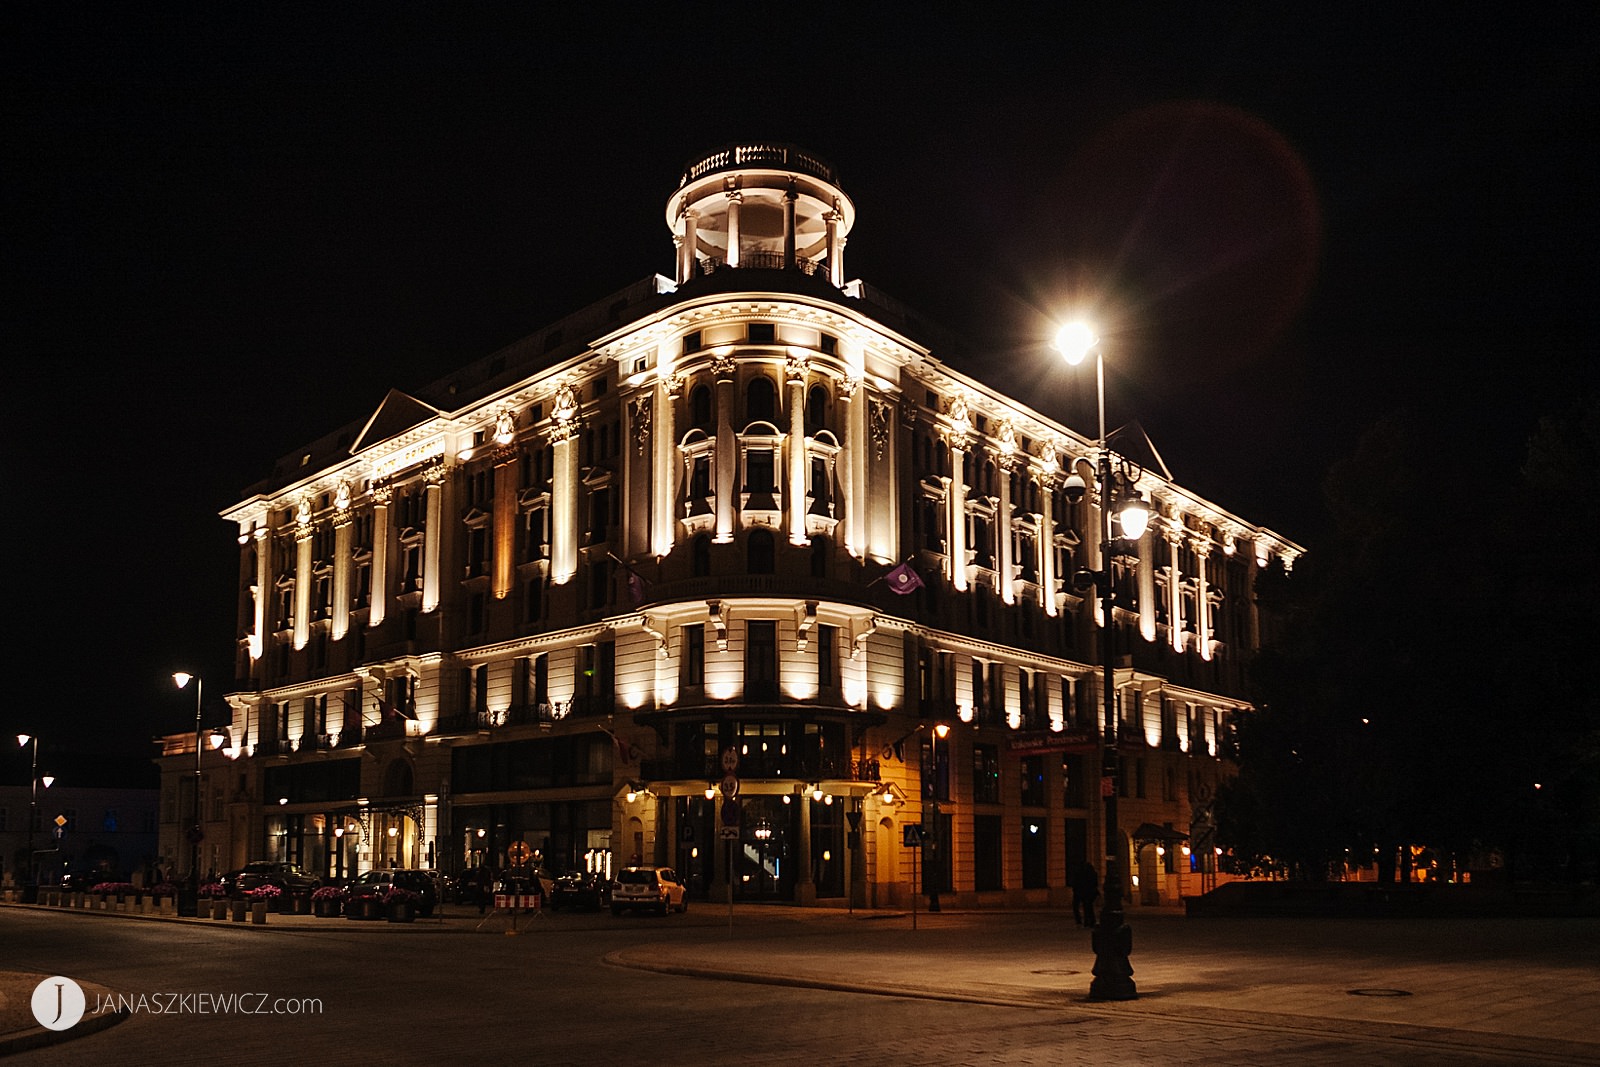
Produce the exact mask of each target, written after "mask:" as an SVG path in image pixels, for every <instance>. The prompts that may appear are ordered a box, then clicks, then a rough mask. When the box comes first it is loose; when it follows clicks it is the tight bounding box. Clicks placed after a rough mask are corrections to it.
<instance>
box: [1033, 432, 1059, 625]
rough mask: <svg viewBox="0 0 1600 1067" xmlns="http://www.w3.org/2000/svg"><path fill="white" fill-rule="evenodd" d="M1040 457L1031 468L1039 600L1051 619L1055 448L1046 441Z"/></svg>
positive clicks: (1052, 604) (1054, 513)
mask: <svg viewBox="0 0 1600 1067" xmlns="http://www.w3.org/2000/svg"><path fill="white" fill-rule="evenodd" d="M1039 458H1040V460H1041V462H1040V464H1039V465H1038V466H1037V467H1035V468H1034V469H1033V471H1032V473H1033V478H1034V482H1035V483H1036V484H1037V485H1038V486H1039V501H1040V503H1041V505H1042V507H1041V508H1040V510H1039V512H1038V513H1037V516H1036V517H1037V519H1038V522H1039V544H1038V546H1037V547H1038V550H1039V601H1040V604H1041V606H1043V608H1044V613H1045V614H1046V615H1048V616H1050V617H1051V618H1052V619H1053V618H1055V616H1056V610H1057V609H1056V509H1055V503H1056V500H1055V491H1056V490H1055V481H1056V477H1055V467H1056V457H1055V452H1054V451H1053V450H1052V449H1051V448H1050V446H1049V445H1045V446H1044V448H1043V449H1042V450H1041V452H1040V456H1039Z"/></svg>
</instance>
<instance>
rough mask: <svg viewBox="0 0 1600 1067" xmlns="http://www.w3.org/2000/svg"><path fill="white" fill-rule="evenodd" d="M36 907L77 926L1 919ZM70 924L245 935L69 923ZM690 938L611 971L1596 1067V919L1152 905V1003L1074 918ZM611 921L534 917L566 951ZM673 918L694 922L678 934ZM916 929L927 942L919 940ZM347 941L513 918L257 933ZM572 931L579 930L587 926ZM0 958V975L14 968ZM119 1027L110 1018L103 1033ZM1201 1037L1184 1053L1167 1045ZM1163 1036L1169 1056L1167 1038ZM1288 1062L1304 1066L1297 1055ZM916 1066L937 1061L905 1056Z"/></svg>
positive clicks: (651, 944) (1292, 1044)
mask: <svg viewBox="0 0 1600 1067" xmlns="http://www.w3.org/2000/svg"><path fill="white" fill-rule="evenodd" d="M4 907H6V908H26V909H27V910H29V911H61V909H44V908H36V907H32V906H24V905H4ZM58 918H59V921H61V922H75V923H81V922H169V923H190V924H199V925H217V926H221V925H228V926H232V925H233V924H232V923H227V922H226V921H220V922H219V921H217V920H211V919H178V918H169V917H163V918H157V917H152V916H140V915H126V914H112V913H105V912H84V911H62V913H61V914H60V915H59V917H58ZM690 918H691V919H692V920H693V924H694V925H693V927H692V928H689V927H679V928H678V929H679V930H680V932H682V933H683V934H684V936H682V937H675V938H673V939H670V940H668V939H663V938H658V937H644V936H641V938H640V940H639V942H638V943H636V944H630V945H628V946H627V947H623V948H618V949H614V950H612V951H611V952H610V953H609V954H607V955H606V957H605V958H606V962H608V963H610V964H614V965H617V966H622V967H629V968H636V969H641V970H646V971H656V972H663V973H669V974H680V975H690V976H695V977H699V978H706V979H713V980H723V981H735V982H759V983H764V984H769V985H783V986H793V987H806V988H812V989H820V990H833V991H841V992H847V993H857V994H865V995H871V996H879V997H897V998H909V999H914V1000H922V1001H930V1002H946V1003H968V1004H974V1005H990V1006H995V1007H1005V1008H1012V1009H1032V1010H1034V1011H1038V1012H1041V1013H1048V1017H1049V1018H1051V1019H1052V1020H1060V1019H1063V1018H1066V1019H1070V1020H1081V1021H1082V1022H1083V1023H1084V1025H1086V1026H1107V1027H1114V1028H1115V1029H1116V1032H1118V1033H1125V1034H1127V1035H1129V1036H1128V1039H1127V1040H1128V1041H1129V1042H1137V1041H1139V1040H1140V1039H1141V1038H1142V1037H1144V1036H1145V1035H1148V1040H1149V1041H1151V1042H1152V1045H1151V1047H1149V1048H1145V1049H1139V1048H1137V1047H1135V1046H1134V1044H1131V1043H1130V1044H1124V1045H1122V1046H1119V1047H1120V1048H1121V1049H1123V1050H1124V1051H1125V1052H1126V1058H1125V1059H1124V1058H1123V1056H1122V1054H1121V1053H1120V1052H1119V1054H1118V1056H1117V1057H1116V1058H1114V1059H1108V1060H1105V1061H1104V1062H1192V1063H1202V1062H1210V1063H1250V1062H1283V1061H1284V1057H1285V1056H1288V1057H1289V1058H1291V1059H1292V1060H1293V1061H1294V1062H1307V1063H1310V1062H1316V1063H1338V1062H1347V1061H1348V1059H1350V1058H1358V1059H1362V1060H1363V1061H1366V1062H1373V1061H1376V1062H1395V1063H1401V1062H1403V1063H1408V1064H1415V1063H1441V1064H1443V1063H1505V1064H1522V1063H1528V1064H1533V1063H1551V1064H1600V1034H1597V1033H1596V1032H1595V1029H1594V1026H1595V1022H1596V1020H1600V962H1597V961H1600V919H1594V918H1470V919H1415V918H1413V919H1403V920H1400V919H1307V918H1274V919H1223V918H1215V919H1199V918H1185V917H1184V916H1182V915H1181V914H1179V913H1177V912H1175V911H1164V910H1159V909H1149V908H1144V909H1137V910H1134V911H1133V912H1132V913H1131V914H1130V916H1129V921H1130V924H1131V925H1132V926H1133V928H1134V951H1133V957H1132V959H1133V964H1134V969H1135V973H1134V980H1135V982H1136V983H1137V985H1138V991H1139V998H1138V999H1137V1000H1133V1001H1127V1002H1118V1003H1097V1002H1092V1001H1090V1000H1089V999H1088V988H1089V981H1090V977H1091V976H1090V969H1091V967H1092V966H1093V962H1094V961H1093V954H1092V952H1091V950H1090V947H1089V936H1090V935H1089V932H1088V931H1087V930H1084V929H1081V928H1077V927H1075V926H1074V925H1073V924H1072V920H1071V916H1070V914H1069V913H1064V912H1059V911H1040V910H1029V911H998V910H979V911H967V910H952V909H946V910H945V911H943V912H941V913H939V914H936V915H930V914H927V913H922V914H919V915H916V916H913V915H912V914H910V913H908V912H880V911H855V912H853V913H851V912H846V911H843V910H829V909H799V908H772V907H766V908H762V907H756V906H750V907H746V906H740V907H739V908H737V909H736V910H735V911H734V912H733V913H732V915H731V917H730V916H729V913H728V911H727V910H726V909H724V908H720V907H718V906H717V905H714V904H713V905H707V904H699V905H697V906H696V907H695V908H693V909H692V915H691V916H690ZM627 921H629V920H613V919H612V918H611V917H610V916H609V915H600V916H583V917H580V916H566V915H562V916H559V917H556V918H553V919H552V918H532V917H528V916H524V917H522V918H521V919H520V920H519V921H518V927H519V933H520V934H521V935H522V936H526V937H534V938H537V937H541V936H551V932H552V931H556V930H557V929H558V927H559V929H560V930H561V931H562V932H567V931H573V932H579V931H581V930H582V929H583V928H584V924H590V925H592V926H600V927H606V928H607V929H609V930H612V931H615V930H617V929H619V927H618V926H617V925H616V924H617V923H619V922H627ZM672 921H673V922H677V921H678V920H676V919H674V920H672ZM913 921H914V922H915V928H913ZM334 922H338V923H339V924H340V928H341V929H343V930H348V931H351V932H356V931H359V932H360V933H361V934H362V935H364V936H372V937H435V936H444V937H468V936H472V935H477V936H503V935H504V934H505V933H506V932H507V931H508V930H509V928H510V923H509V921H508V920H507V919H506V918H505V917H503V916H491V917H490V919H489V920H488V921H487V922H484V921H482V920H480V919H479V917H478V916H477V914H476V913H475V911H474V910H471V909H450V913H449V914H447V915H446V917H444V918H442V919H437V920H432V921H429V920H419V921H417V922H415V923H412V924H392V923H385V922H350V921H346V920H331V919H318V918H314V917H311V916H296V915H273V916H271V917H270V918H269V920H268V923H267V925H265V926H262V927H249V928H250V929H252V930H253V931H255V932H257V933H259V934H260V936H266V937H271V936H292V935H293V934H294V933H295V932H297V931H305V930H327V929H329V924H331V923H334ZM574 924H576V925H574ZM3 966H4V963H3V958H0V967H3ZM44 977H46V976H44V975H38V974H23V973H15V972H6V971H0V1056H3V1055H5V1054H7V1053H9V1052H14V1051H18V1050H20V1049H23V1048H31V1047H37V1046H39V1045H40V1044H43V1043H47V1042H52V1041H57V1040H70V1039H71V1038H72V1037H75V1036H78V1035H79V1034H80V1033H81V1032H82V1031H81V1030H79V1029H78V1028H74V1030H71V1031H66V1032H64V1033H59V1034H58V1033H55V1032H52V1031H49V1030H46V1029H44V1028H43V1027H40V1026H38V1025H37V1024H36V1022H35V1020H34V1019H33V1018H32V1013H31V1010H30V1007H29V1000H30V997H31V995H32V991H33V989H34V987H35V986H37V984H38V983H39V982H40V981H41V980H42V979H43V978H44ZM97 1021H100V1022H103V1023H105V1024H110V1023H112V1022H114V1020H113V1019H104V1020H97ZM1174 1028H1181V1029H1182V1030H1183V1032H1184V1033H1185V1034H1186V1035H1188V1036H1187V1037H1186V1042H1185V1044H1184V1046H1183V1048H1182V1050H1181V1051H1174V1050H1173V1049H1172V1048H1171V1040H1170V1036H1168V1037H1166V1038H1163V1036H1162V1035H1164V1034H1165V1035H1170V1034H1171V1033H1172V1032H1173V1030H1174ZM1163 1040H1165V1042H1166V1044H1165V1046H1163V1045H1162V1044H1161V1042H1162V1041H1163ZM1285 1050H1290V1051H1287V1052H1286V1051H1285ZM948 1051H949V1053H950V1054H949V1055H944V1056H939V1050H933V1049H928V1050H923V1052H924V1053H926V1054H927V1055H929V1056H939V1059H938V1060H937V1062H943V1063H959V1062H1000V1063H1004V1062H1024V1061H1026V1062H1038V1061H1037V1060H1034V1059H1031V1058H1028V1057H1025V1056H1023V1055H1022V1054H1021V1053H1020V1051H1019V1054H1018V1056H1017V1057H1016V1058H1014V1059H1013V1058H1009V1057H1008V1056H1007V1055H1006V1054H1005V1051H1004V1050H1003V1049H1002V1050H995V1049H993V1048H990V1049H987V1050H985V1056H984V1058H982V1059H981V1060H975V1059H971V1058H970V1057H969V1058H963V1057H962V1056H961V1055H960V1054H959V1052H958V1051H957V1050H955V1049H950V1050H948ZM902 1062H935V1061H933V1060H928V1059H923V1058H921V1056H919V1055H914V1054H909V1053H908V1058H907V1059H906V1060H904V1061H902Z"/></svg>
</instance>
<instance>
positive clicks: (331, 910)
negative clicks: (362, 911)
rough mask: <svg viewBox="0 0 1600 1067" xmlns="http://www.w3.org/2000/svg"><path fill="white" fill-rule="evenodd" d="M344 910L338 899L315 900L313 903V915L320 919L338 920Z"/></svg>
mask: <svg viewBox="0 0 1600 1067" xmlns="http://www.w3.org/2000/svg"><path fill="white" fill-rule="evenodd" d="M342 910H343V908H342V906H341V905H340V902H339V901H338V900H337V899H332V900H329V899H324V900H313V901H312V902H311V914H313V915H315V916H316V917H317V918H319V919H337V918H338V917H339V912H340V911H342Z"/></svg>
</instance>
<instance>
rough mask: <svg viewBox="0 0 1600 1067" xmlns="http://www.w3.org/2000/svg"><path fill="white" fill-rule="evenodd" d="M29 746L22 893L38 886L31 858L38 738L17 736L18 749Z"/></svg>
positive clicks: (36, 812) (36, 868) (36, 808)
mask: <svg viewBox="0 0 1600 1067" xmlns="http://www.w3.org/2000/svg"><path fill="white" fill-rule="evenodd" d="M30 744H31V745H32V746H33V753H32V760H31V762H30V763H29V765H28V767H29V769H28V790H29V792H28V880H27V882H26V883H25V884H24V892H27V887H29V886H36V885H38V884H39V865H38V863H37V862H36V861H35V860H34V856H33V824H34V823H35V822H37V821H38V819H39V738H38V737H37V736H35V735H32V734H18V735H17V745H18V747H20V748H26V747H28V745H30ZM49 787H50V786H49V783H48V782H47V783H45V788H46V789H48V788H49Z"/></svg>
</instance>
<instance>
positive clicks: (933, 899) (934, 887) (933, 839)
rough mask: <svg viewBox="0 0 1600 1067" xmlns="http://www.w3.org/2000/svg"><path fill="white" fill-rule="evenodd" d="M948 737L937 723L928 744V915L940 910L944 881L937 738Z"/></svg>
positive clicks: (944, 727)
mask: <svg viewBox="0 0 1600 1067" xmlns="http://www.w3.org/2000/svg"><path fill="white" fill-rule="evenodd" d="M948 736H950V726H949V724H948V723H942V722H941V723H939V724H938V725H936V726H934V728H933V731H932V733H931V735H930V737H929V743H928V762H929V763H931V764H932V765H933V767H932V771H931V773H930V774H929V776H928V782H929V784H928V789H929V792H930V793H931V794H932V796H933V828H932V829H931V830H930V831H928V833H927V835H926V836H927V840H928V843H929V848H928V851H929V853H930V854H931V858H930V859H929V861H928V863H927V870H926V871H924V872H923V877H925V878H926V879H927V880H928V911H929V913H932V912H936V911H940V910H942V909H941V908H940V907H939V883H940V881H942V880H943V879H944V863H943V859H944V852H943V851H942V850H941V849H940V847H939V842H940V839H941V837H942V836H943V835H942V834H941V833H940V831H941V830H942V828H943V827H942V825H941V823H940V819H939V738H941V737H948Z"/></svg>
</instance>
